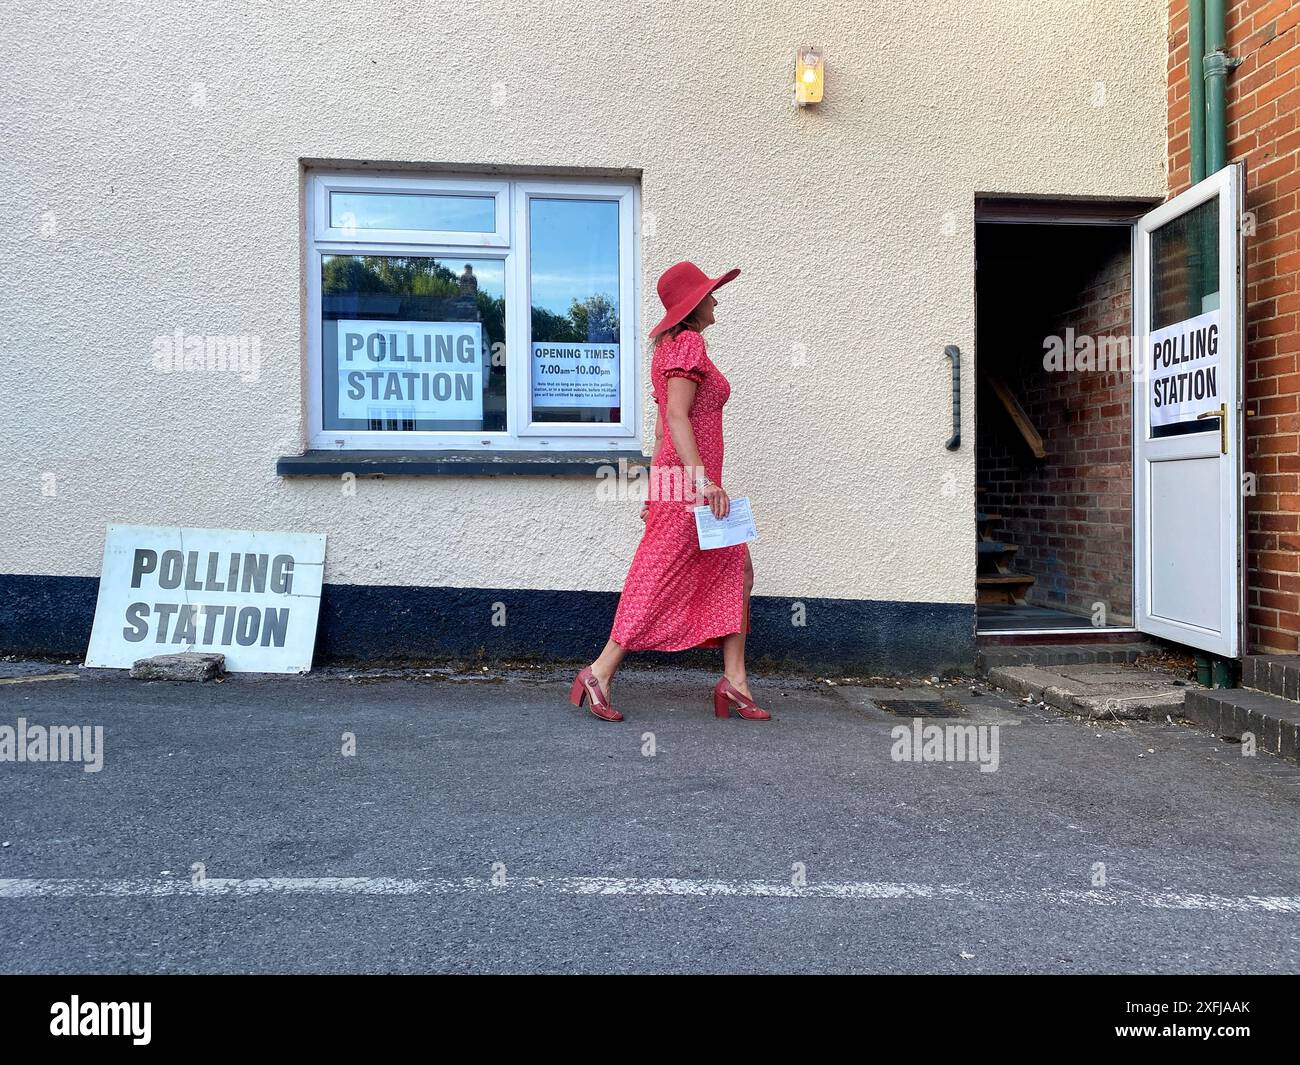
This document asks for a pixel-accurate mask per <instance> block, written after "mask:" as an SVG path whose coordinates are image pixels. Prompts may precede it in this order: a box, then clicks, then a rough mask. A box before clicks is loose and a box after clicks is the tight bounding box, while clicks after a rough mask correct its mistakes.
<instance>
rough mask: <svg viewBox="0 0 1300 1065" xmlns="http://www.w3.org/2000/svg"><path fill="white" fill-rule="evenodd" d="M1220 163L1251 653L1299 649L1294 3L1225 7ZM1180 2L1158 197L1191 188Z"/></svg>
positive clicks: (1255, 1)
mask: <svg viewBox="0 0 1300 1065" xmlns="http://www.w3.org/2000/svg"><path fill="white" fill-rule="evenodd" d="M1228 52H1229V54H1230V55H1231V56H1233V57H1235V58H1238V59H1241V60H1242V61H1243V62H1242V64H1241V66H1239V67H1238V68H1237V69H1236V70H1235V71H1233V72H1232V73H1231V74H1229V76H1228V158H1229V160H1232V161H1236V160H1244V161H1245V163H1246V186H1247V194H1246V209H1247V211H1249V212H1250V213H1251V214H1253V216H1254V219H1255V234H1254V236H1252V237H1248V238H1247V257H1246V271H1247V272H1246V279H1247V290H1246V304H1247V312H1246V320H1247V344H1246V406H1247V408H1248V409H1250V410H1253V411H1254V414H1253V415H1252V416H1250V417H1248V418H1247V421H1246V469H1247V470H1248V471H1250V472H1252V473H1254V474H1255V475H1256V478H1257V483H1256V488H1257V494H1256V495H1255V497H1254V498H1247V500H1246V509H1247V529H1248V536H1247V556H1246V557H1247V568H1248V581H1247V585H1248V593H1247V594H1248V597H1249V606H1248V610H1249V614H1248V619H1249V640H1250V647H1249V650H1251V651H1287V652H1295V651H1300V365H1298V363H1297V359H1298V358H1300V329H1298V315H1300V285H1298V284H1297V279H1298V278H1300V203H1298V202H1297V196H1298V194H1300V123H1298V121H1297V120H1298V119H1300V74H1298V71H1300V4H1298V3H1297V2H1296V0H1238V2H1237V3H1233V4H1232V5H1231V6H1230V7H1229V9H1228ZM1187 71H1188V67H1187V0H1170V25H1169V70H1168V89H1169V138H1168V140H1169V191H1170V194H1171V195H1173V194H1174V193H1177V192H1181V191H1182V190H1183V189H1186V188H1187V187H1188V186H1189V185H1190V184H1191V148H1190V139H1189V132H1188V130H1189V122H1190V116H1189V114H1188V96H1187V93H1188V82H1187Z"/></svg>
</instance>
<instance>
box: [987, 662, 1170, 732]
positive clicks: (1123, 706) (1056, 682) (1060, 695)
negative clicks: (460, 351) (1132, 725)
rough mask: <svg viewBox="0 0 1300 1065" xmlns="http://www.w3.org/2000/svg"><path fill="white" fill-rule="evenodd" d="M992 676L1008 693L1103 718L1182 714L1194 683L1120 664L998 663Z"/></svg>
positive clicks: (1073, 712) (1160, 718)
mask: <svg viewBox="0 0 1300 1065" xmlns="http://www.w3.org/2000/svg"><path fill="white" fill-rule="evenodd" d="M988 678H989V683H990V684H995V685H997V686H998V687H999V688H1002V689H1004V690H1005V691H1009V692H1014V693H1015V694H1016V695H1024V696H1028V697H1029V698H1030V699H1032V700H1034V701H1036V702H1041V703H1046V704H1047V705H1048V706H1052V707H1055V708H1056V709H1058V710H1064V711H1065V712H1066V713H1070V714H1079V715H1081V716H1083V717H1087V718H1096V719H1102V720H1113V719H1120V718H1133V719H1139V720H1155V721H1159V720H1163V719H1164V718H1166V717H1182V716H1183V700H1184V699H1185V698H1186V696H1187V693H1188V691H1189V690H1190V689H1191V688H1192V687H1193V685H1192V684H1191V683H1190V682H1189V681H1186V680H1183V679H1182V678H1181V677H1176V676H1173V675H1171V674H1168V673H1164V672H1161V671H1159V670H1155V669H1144V668H1143V667H1141V666H1135V665H1129V664H1127V663H1122V662H1120V663H1111V662H1085V663H1081V664H1078V665H1057V666H998V667H997V668H995V669H990V670H989V672H988Z"/></svg>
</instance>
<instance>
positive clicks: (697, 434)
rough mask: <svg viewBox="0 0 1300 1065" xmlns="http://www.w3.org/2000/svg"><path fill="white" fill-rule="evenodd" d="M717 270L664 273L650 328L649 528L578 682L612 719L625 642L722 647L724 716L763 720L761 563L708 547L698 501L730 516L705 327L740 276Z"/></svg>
mask: <svg viewBox="0 0 1300 1065" xmlns="http://www.w3.org/2000/svg"><path fill="white" fill-rule="evenodd" d="M739 274H740V271H739V270H728V271H727V272H726V273H725V274H723V275H722V276H721V277H716V278H710V277H709V276H708V275H707V274H705V273H704V271H702V270H701V269H700V268H699V267H698V266H696V265H695V264H694V263H690V262H682V263H677V264H676V265H675V266H671V267H669V268H668V269H667V270H665V271H664V274H663V276H662V277H660V278H659V284H658V290H659V298H660V300H661V301H662V302H663V305H664V316H663V318H662V320H661V321H660V322H659V324H658V325H656V326H655V327H654V329H652V330H651V331H650V336H651V337H652V338H653V339H654V341H655V347H654V355H653V356H652V358H651V360H650V381H651V386H652V388H653V391H654V399H655V406H656V408H657V410H658V417H657V418H656V425H655V455H654V459H653V460H652V465H651V471H650V473H651V477H650V486H651V488H650V499H649V500H648V501H647V503H646V505H645V506H644V507H643V508H642V511H641V514H642V517H643V518H644V520H645V533H644V534H643V536H642V538H641V543H640V545H639V546H638V547H637V549H636V555H635V556H634V557H633V559H632V566H631V568H630V569H629V571H628V575H627V581H626V582H625V583H624V585H623V595H622V597H621V598H620V599H619V603H618V610H617V612H616V613H615V615H614V628H613V631H612V632H611V633H610V638H609V642H608V643H606V644H605V649H604V650H603V651H602V652H601V653H600V657H599V658H597V659H596V661H594V662H593V663H592V664H591V665H589V666H587V667H586V668H585V669H583V670H582V672H580V673H579V674H578V676H577V678H576V679H575V680H574V682H573V690H572V691H571V693H570V701H571V702H572V703H573V705H574V706H581V705H582V704H583V703H584V702H586V703H587V704H588V706H589V707H590V709H591V712H592V713H593V714H595V715H596V716H597V717H598V718H600V719H601V720H603V721H622V720H623V715H622V714H620V713H619V712H618V711H617V710H615V709H614V707H613V706H611V705H610V701H609V690H610V685H611V684H612V682H613V680H614V674H615V673H616V672H618V668H619V666H620V665H621V664H622V662H623V656H624V655H625V654H626V653H627V652H628V651H680V650H683V649H685V648H688V647H697V646H706V647H717V646H719V645H720V646H721V647H722V674H723V675H722V679H721V680H719V681H718V683H717V685H716V686H715V687H714V689H713V709H714V713H715V714H716V715H717V716H718V717H727V716H728V715H729V714H730V712H731V708H732V707H735V709H736V711H737V713H739V714H740V716H741V717H743V718H746V719H748V720H751V721H766V720H768V718H770V717H771V715H770V714H769V713H768V712H767V711H766V710H762V709H760V708H759V707H758V706H756V705H755V704H754V699H753V696H752V695H751V694H750V690H749V681H748V677H747V676H746V673H745V629H746V628H747V623H748V618H749V592H750V587H751V586H752V584H753V570H752V568H751V566H750V561H749V547H748V545H746V544H737V545H735V546H733V547H720V548H713V549H710V550H708V551H702V550H700V546H699V540H698V537H697V534H696V531H695V516H694V514H693V513H692V508H693V507H696V506H702V505H704V504H707V505H708V506H709V508H710V509H711V510H712V511H713V514H714V516H715V517H717V518H725V517H726V516H727V514H728V513H729V511H730V500H729V498H728V496H727V493H726V491H725V490H724V489H723V487H722V452H723V446H722V408H723V405H724V404H725V403H726V402H727V398H728V397H729V396H730V395H731V385H730V384H728V382H727V379H726V378H725V377H724V376H723V375H722V371H721V370H719V369H718V368H717V367H716V366H715V365H714V364H713V361H712V360H711V359H710V358H709V355H708V352H707V350H706V349H705V346H704V337H703V336H702V335H701V334H702V333H703V331H704V330H705V329H707V328H708V327H709V326H710V325H712V324H713V321H714V316H713V311H714V308H715V307H716V306H717V305H718V301H717V299H716V298H714V296H713V293H714V291H716V290H717V289H719V288H721V287H722V286H723V285H725V284H727V282H729V281H733V280H734V279H735V278H736V277H737V276H739Z"/></svg>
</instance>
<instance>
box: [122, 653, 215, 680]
mask: <svg viewBox="0 0 1300 1065" xmlns="http://www.w3.org/2000/svg"><path fill="white" fill-rule="evenodd" d="M225 671H226V656H225V655H221V654H179V655H154V656H153V657H152V658H142V659H140V660H139V661H138V662H136V663H135V664H134V665H133V666H132V667H131V679H132V680H191V681H193V680H196V681H205V680H214V679H216V678H217V677H219V676H221V674H223V673H224V672H225Z"/></svg>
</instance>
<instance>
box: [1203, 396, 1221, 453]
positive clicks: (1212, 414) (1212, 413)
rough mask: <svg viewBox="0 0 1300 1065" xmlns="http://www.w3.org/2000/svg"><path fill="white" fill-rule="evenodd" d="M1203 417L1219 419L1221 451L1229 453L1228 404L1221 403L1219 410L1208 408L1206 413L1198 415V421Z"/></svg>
mask: <svg viewBox="0 0 1300 1065" xmlns="http://www.w3.org/2000/svg"><path fill="white" fill-rule="evenodd" d="M1202 418H1218V419H1219V453H1220V454H1222V455H1226V454H1227V453H1228V405H1227V404H1226V403H1220V404H1219V409H1218V410H1207V411H1206V412H1205V413H1204V414H1198V415H1197V416H1196V420H1197V421H1198V422H1199V421H1200V420H1201V419H1202Z"/></svg>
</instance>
